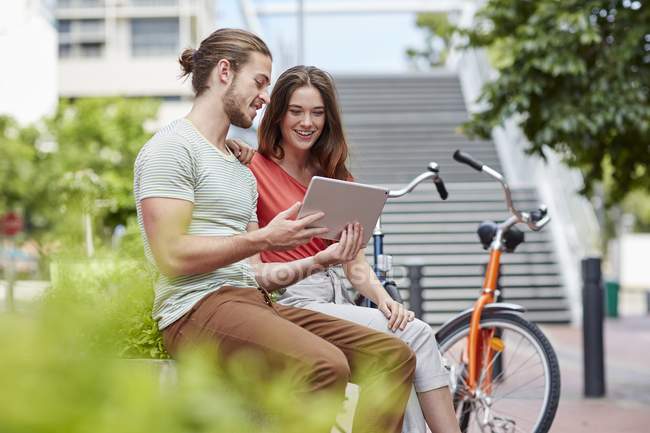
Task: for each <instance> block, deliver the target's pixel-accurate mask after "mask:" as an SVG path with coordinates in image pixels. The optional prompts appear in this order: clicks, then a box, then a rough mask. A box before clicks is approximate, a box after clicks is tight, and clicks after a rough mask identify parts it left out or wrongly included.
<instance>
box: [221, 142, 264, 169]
mask: <svg viewBox="0 0 650 433" xmlns="http://www.w3.org/2000/svg"><path fill="white" fill-rule="evenodd" d="M226 147H228V149H230V151H231V152H232V153H233V154H234V155H235V156H236V157H237V159H238V160H239V162H241V163H242V164H244V165H248V164H250V163H251V161H252V160H253V156H255V152H257V150H255V149H253V148H252V147H250V146H249V145H248V143H246V142H245V141H244V140H242V139H241V138H227V139H226Z"/></svg>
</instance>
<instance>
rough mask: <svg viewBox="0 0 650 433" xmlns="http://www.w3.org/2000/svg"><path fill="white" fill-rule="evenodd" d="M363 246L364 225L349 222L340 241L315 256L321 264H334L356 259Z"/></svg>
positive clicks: (317, 262)
mask: <svg viewBox="0 0 650 433" xmlns="http://www.w3.org/2000/svg"><path fill="white" fill-rule="evenodd" d="M361 248H363V227H362V226H361V224H359V223H354V224H348V225H347V226H346V227H345V229H344V230H343V232H341V238H340V239H339V241H338V242H336V243H334V244H332V245H330V246H329V247H327V248H326V249H324V250H323V251H321V252H319V253H318V254H316V255H315V256H314V260H315V261H316V264H318V265H320V266H334V265H340V264H343V263H347V262H349V261H351V260H354V259H355V258H356V257H357V254H359V250H361Z"/></svg>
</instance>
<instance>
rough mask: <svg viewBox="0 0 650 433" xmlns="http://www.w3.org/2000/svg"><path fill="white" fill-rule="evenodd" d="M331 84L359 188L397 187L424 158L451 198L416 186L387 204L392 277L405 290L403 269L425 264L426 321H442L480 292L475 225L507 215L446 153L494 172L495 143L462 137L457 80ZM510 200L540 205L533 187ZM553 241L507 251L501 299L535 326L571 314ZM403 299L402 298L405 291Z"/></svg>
mask: <svg viewBox="0 0 650 433" xmlns="http://www.w3.org/2000/svg"><path fill="white" fill-rule="evenodd" d="M335 78H336V82H337V87H338V91H339V96H340V102H341V106H342V112H343V119H344V123H345V128H346V133H347V136H348V139H349V143H350V145H351V153H352V156H351V161H352V162H351V169H352V172H353V174H354V176H355V177H356V179H357V180H358V181H359V182H364V183H371V184H379V185H386V186H389V187H392V188H395V187H397V186H401V185H403V184H405V183H407V182H408V181H410V180H411V179H412V178H413V177H415V176H416V175H417V174H419V173H421V172H423V171H425V170H426V166H427V163H428V162H429V161H435V162H437V163H438V164H439V165H440V168H441V175H442V177H443V179H444V180H445V182H446V184H447V189H448V190H449V195H450V196H449V199H448V200H447V201H446V202H443V201H442V200H440V198H439V197H438V195H437V193H436V191H435V188H434V187H433V185H431V184H427V185H420V186H419V187H418V188H417V189H416V190H415V191H414V192H413V193H411V194H409V195H407V196H405V197H402V198H399V199H395V200H391V201H389V202H388V204H387V205H386V208H385V210H384V213H383V217H382V222H383V228H384V232H385V234H386V236H385V248H384V249H385V253H386V254H391V255H393V257H394V263H395V265H396V269H395V275H394V277H395V279H396V280H397V282H398V283H399V286H400V287H401V288H404V289H407V288H408V287H409V285H410V281H409V280H408V278H406V277H405V275H406V272H405V268H404V265H407V264H419V265H422V266H423V278H422V279H421V281H420V284H421V285H422V287H423V289H424V290H423V293H422V296H423V300H424V302H423V319H424V320H426V321H427V322H429V323H431V324H432V325H435V324H440V323H442V322H444V321H445V320H446V319H448V318H449V317H451V316H452V315H453V314H454V313H456V312H458V311H461V310H463V309H465V308H468V307H470V306H471V305H472V303H473V302H474V300H475V299H476V297H477V296H478V294H479V291H480V287H481V283H482V274H483V265H484V264H485V263H486V262H487V254H486V252H485V251H484V250H483V248H482V246H481V244H480V243H479V241H478V236H477V235H476V228H477V226H478V223H479V222H481V221H484V220H495V221H501V220H503V219H504V218H505V217H507V215H508V213H507V210H506V206H505V202H504V197H503V192H502V190H501V187H500V185H499V184H497V183H496V182H494V181H492V179H491V178H489V177H487V176H485V175H482V174H480V173H478V172H476V171H474V170H472V169H470V168H469V167H467V166H464V165H460V164H458V163H457V162H455V161H453V159H452V156H451V155H452V153H453V151H454V150H455V149H462V150H464V151H466V152H468V153H470V154H471V155H473V156H474V157H476V158H477V159H480V160H481V161H483V162H484V163H486V164H488V165H489V166H491V167H492V168H494V169H495V170H497V171H500V170H501V163H500V161H499V156H498V154H497V152H496V149H495V146H494V144H493V143H492V142H490V141H469V140H467V139H466V138H465V137H464V136H463V135H462V134H461V133H460V132H458V130H457V129H458V126H459V125H460V124H461V123H462V122H463V121H465V120H466V119H467V118H468V114H467V111H466V109H465V104H464V102H463V97H462V90H461V87H460V83H459V81H458V79H457V77H456V76H455V75H452V74H451V73H449V72H446V71H436V72H433V73H430V74H426V75H384V76H379V75H377V76H337V77H335ZM513 197H514V200H515V205H516V206H517V207H519V208H521V209H533V208H535V207H536V206H537V205H538V199H537V193H536V191H535V190H534V189H519V190H514V191H513ZM525 230H527V229H525ZM547 230H548V229H547ZM550 239H551V238H550V235H549V233H545V232H541V233H531V232H529V231H527V232H526V242H525V243H524V244H522V245H520V246H519V247H518V249H517V252H516V253H515V254H506V255H504V257H503V260H502V262H503V268H502V269H503V276H502V278H501V283H502V285H503V287H504V290H503V295H504V298H505V300H506V301H509V302H515V303H518V304H521V305H523V306H525V307H526V308H527V309H528V313H527V316H528V317H529V318H531V319H532V320H535V321H538V322H544V323H558V322H562V323H565V322H569V321H570V314H569V309H568V303H567V300H566V299H565V294H564V288H563V286H562V282H561V276H560V270H559V267H558V265H557V263H556V259H555V254H554V251H553V245H552V244H551V241H550ZM367 253H368V254H369V255H370V254H372V247H371V246H370V247H369V248H368V250H367ZM403 295H404V296H405V297H406V298H408V290H403Z"/></svg>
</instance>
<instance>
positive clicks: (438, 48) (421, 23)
mask: <svg viewBox="0 0 650 433" xmlns="http://www.w3.org/2000/svg"><path fill="white" fill-rule="evenodd" d="M415 25H416V26H417V27H418V28H420V29H423V30H424V31H425V41H424V48H423V49H417V48H408V49H407V50H406V55H407V56H408V57H409V59H410V60H411V62H412V63H414V64H415V65H416V66H417V65H418V64H419V63H420V61H422V62H423V63H424V64H425V65H426V66H427V67H432V66H439V65H442V64H444V63H445V59H446V58H447V52H448V49H449V42H450V40H451V37H452V35H453V33H454V26H453V25H451V24H450V23H449V20H448V18H447V13H445V12H425V13H421V14H418V15H417V18H416V21H415Z"/></svg>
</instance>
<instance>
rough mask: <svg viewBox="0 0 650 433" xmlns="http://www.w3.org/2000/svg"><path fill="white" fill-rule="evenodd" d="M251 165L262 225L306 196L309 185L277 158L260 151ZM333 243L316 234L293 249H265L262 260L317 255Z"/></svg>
mask: <svg viewBox="0 0 650 433" xmlns="http://www.w3.org/2000/svg"><path fill="white" fill-rule="evenodd" d="M249 168H250V169H251V171H252V172H253V174H254V175H255V178H256V179H257V192H258V194H259V197H258V199H257V219H258V221H259V225H260V227H264V226H266V225H267V224H268V223H269V222H271V220H272V219H273V218H274V217H275V216H276V215H277V214H278V213H280V212H282V211H283V210H285V209H287V208H288V207H291V206H292V205H293V204H294V203H296V202H298V201H300V202H302V200H303V199H304V197H305V193H306V192H307V186H305V185H302V184H301V183H300V182H298V181H297V180H296V179H295V178H293V177H291V175H289V173H287V172H286V171H284V169H283V168H282V167H280V166H279V165H278V164H277V163H276V162H274V161H272V160H270V159H268V158H266V157H265V156H263V155H260V154H259V153H256V154H255V156H254V157H253V161H252V162H251V163H250V165H249ZM329 245H330V241H328V240H324V239H319V238H312V240H311V241H309V242H308V243H306V244H305V245H301V246H299V247H297V248H295V249H293V250H289V251H263V252H262V253H261V257H262V261H263V262H265V263H268V262H291V261H293V260H298V259H304V258H307V257H311V256H314V255H315V254H316V253H318V252H319V251H322V250H324V249H325V248H327V247H328V246H329Z"/></svg>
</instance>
